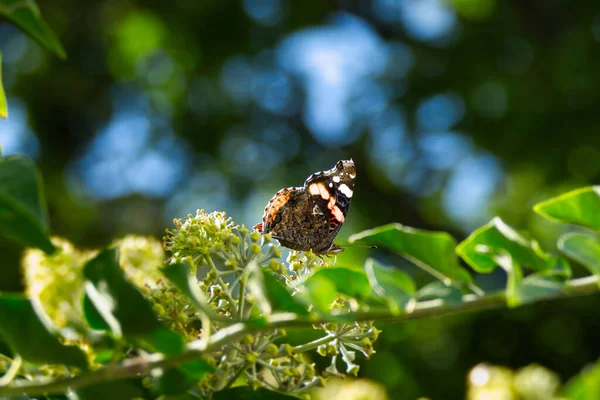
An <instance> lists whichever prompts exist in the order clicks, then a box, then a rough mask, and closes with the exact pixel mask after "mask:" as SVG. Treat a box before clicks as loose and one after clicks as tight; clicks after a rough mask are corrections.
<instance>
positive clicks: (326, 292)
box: [300, 267, 371, 313]
mask: <svg viewBox="0 0 600 400" xmlns="http://www.w3.org/2000/svg"><path fill="white" fill-rule="evenodd" d="M300 286H301V293H300V296H301V297H302V299H303V300H304V301H305V302H307V304H313V305H314V306H315V307H316V308H317V310H319V311H321V312H326V313H328V312H329V307H330V306H331V303H332V302H333V300H335V298H336V297H337V296H338V294H340V293H342V294H345V295H348V296H350V297H357V298H367V297H369V296H370V295H371V285H370V284H369V278H367V275H366V274H365V272H364V271H361V270H356V269H350V268H343V267H330V268H323V269H320V270H318V271H317V272H315V273H314V274H312V275H311V276H310V277H308V279H306V280H305V281H304V282H303V283H301V284H300Z"/></svg>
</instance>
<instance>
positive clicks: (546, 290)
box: [519, 274, 566, 303]
mask: <svg viewBox="0 0 600 400" xmlns="http://www.w3.org/2000/svg"><path fill="white" fill-rule="evenodd" d="M565 287H566V285H565V283H564V282H562V281H560V280H558V279H556V278H553V277H550V276H544V275H540V274H532V275H529V276H527V277H526V278H524V279H523V280H522V281H521V284H520V285H519V300H520V301H521V303H531V302H533V301H537V300H540V299H543V298H546V297H551V296H553V295H555V294H557V293H559V292H561V291H563V290H564V289H565Z"/></svg>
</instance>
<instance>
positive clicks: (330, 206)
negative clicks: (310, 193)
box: [327, 197, 344, 223]
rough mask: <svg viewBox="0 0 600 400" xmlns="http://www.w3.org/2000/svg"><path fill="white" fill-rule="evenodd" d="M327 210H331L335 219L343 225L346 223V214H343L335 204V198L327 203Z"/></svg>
mask: <svg viewBox="0 0 600 400" xmlns="http://www.w3.org/2000/svg"><path fill="white" fill-rule="evenodd" d="M327 208H328V209H330V210H331V212H332V214H333V217H334V218H335V219H336V220H337V221H338V222H339V223H342V222H344V213H343V212H342V210H340V208H339V207H338V206H337V205H336V204H335V198H333V197H332V198H331V199H329V202H328V203H327Z"/></svg>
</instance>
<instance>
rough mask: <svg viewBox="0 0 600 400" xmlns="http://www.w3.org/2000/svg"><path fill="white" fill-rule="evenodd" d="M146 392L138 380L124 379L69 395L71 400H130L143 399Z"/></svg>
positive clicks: (100, 384) (79, 390) (76, 391)
mask: <svg viewBox="0 0 600 400" xmlns="http://www.w3.org/2000/svg"><path fill="white" fill-rule="evenodd" d="M145 395H146V390H145V389H144V386H143V385H142V382H141V380H140V379H126V380H120V381H111V382H103V383H98V384H96V385H90V386H86V387H83V388H79V389H77V390H75V391H74V392H72V393H71V394H70V395H69V398H70V399H71V400H98V399H110V400H132V399H136V398H145V397H144V396H145Z"/></svg>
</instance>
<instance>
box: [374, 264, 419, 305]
mask: <svg viewBox="0 0 600 400" xmlns="http://www.w3.org/2000/svg"><path fill="white" fill-rule="evenodd" d="M365 272H366V274H367V277H368V278H369V284H370V285H371V288H372V289H373V292H374V293H375V294H377V295H378V296H380V297H383V298H385V299H386V301H387V303H388V307H390V310H391V311H392V313H394V314H400V313H401V312H402V310H404V309H405V308H406V305H407V303H408V302H409V301H410V300H411V299H412V298H413V295H414V294H415V291H416V286H415V283H414V281H413V280H412V278H411V277H410V276H408V275H407V274H405V273H404V272H402V271H400V270H399V269H397V268H388V267H384V266H383V265H381V264H379V263H378V262H377V261H375V260H373V259H372V258H369V259H367V261H366V263H365Z"/></svg>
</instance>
